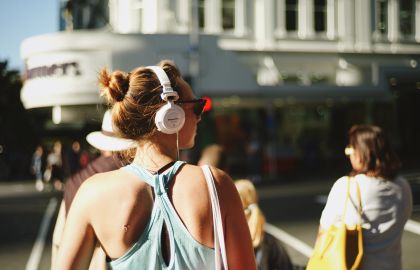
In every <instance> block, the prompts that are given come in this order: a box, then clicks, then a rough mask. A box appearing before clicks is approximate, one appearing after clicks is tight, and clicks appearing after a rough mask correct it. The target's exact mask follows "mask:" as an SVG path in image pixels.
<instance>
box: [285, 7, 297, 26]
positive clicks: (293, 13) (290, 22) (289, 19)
mask: <svg viewBox="0 0 420 270" xmlns="http://www.w3.org/2000/svg"><path fill="white" fill-rule="evenodd" d="M297 20H298V14H297V0H286V30H287V31H296V30H297Z"/></svg>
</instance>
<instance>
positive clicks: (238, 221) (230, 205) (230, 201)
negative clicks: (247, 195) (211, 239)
mask: <svg viewBox="0 0 420 270" xmlns="http://www.w3.org/2000/svg"><path fill="white" fill-rule="evenodd" d="M211 170H212V172H213V175H214V178H215V180H216V181H215V182H216V188H217V193H218V194H219V199H220V207H221V212H222V217H223V223H224V224H223V228H224V236H225V243H226V254H227V260H228V266H229V269H233V270H235V269H241V270H248V269H252V270H255V269H257V266H256V262H255V256H254V250H253V248H252V242H251V235H250V232H249V228H248V224H247V222H246V218H245V214H244V210H243V208H242V203H241V199H240V198H239V194H238V191H237V189H236V187H235V185H234V183H233V181H232V179H231V178H230V177H229V176H228V175H227V174H225V173H224V172H223V171H221V170H218V169H215V168H214V167H212V168H211Z"/></svg>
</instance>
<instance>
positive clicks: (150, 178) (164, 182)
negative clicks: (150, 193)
mask: <svg viewBox="0 0 420 270" xmlns="http://www.w3.org/2000/svg"><path fill="white" fill-rule="evenodd" d="M184 164H185V161H176V162H175V163H174V164H173V165H172V166H171V167H169V168H168V169H167V170H165V171H164V172H163V173H160V174H152V173H151V172H149V171H148V170H146V169H144V168H143V167H141V166H139V165H138V164H135V163H131V164H129V165H126V166H124V167H122V169H123V170H127V171H129V172H131V173H132V174H134V175H136V176H137V177H139V178H141V179H142V180H144V181H145V182H146V183H147V184H149V185H150V186H152V187H153V188H154V189H155V192H156V194H157V195H161V194H163V193H166V191H167V190H168V185H169V183H170V181H171V179H172V178H173V177H174V175H175V174H176V173H177V172H178V170H179V169H180V168H181V166H182V165H184Z"/></svg>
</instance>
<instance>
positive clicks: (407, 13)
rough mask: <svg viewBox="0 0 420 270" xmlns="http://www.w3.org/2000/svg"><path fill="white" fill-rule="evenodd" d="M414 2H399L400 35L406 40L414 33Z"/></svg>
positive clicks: (401, 0) (411, 0)
mask: <svg viewBox="0 0 420 270" xmlns="http://www.w3.org/2000/svg"><path fill="white" fill-rule="evenodd" d="M414 12H415V10H414V0H400V33H401V36H402V37H403V38H407V37H410V36H412V35H413V33H414V18H415V14H414Z"/></svg>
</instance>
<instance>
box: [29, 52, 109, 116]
mask: <svg viewBox="0 0 420 270" xmlns="http://www.w3.org/2000/svg"><path fill="white" fill-rule="evenodd" d="M24 60H25V76H24V77H25V81H24V85H23V88H22V93H21V99H22V102H23V104H24V106H25V107H26V108H39V107H53V106H60V105H61V106H63V105H64V106H65V105H79V104H98V103H100V102H102V101H103V100H101V99H100V97H99V90H98V74H99V71H100V70H101V69H102V68H104V67H107V68H110V67H111V52H109V51H103V50H102V51H101V50H96V51H95V50H87V51H79V50H75V51H72V50H63V51H51V52H44V53H42V54H35V55H33V56H31V55H29V56H28V57H27V58H26V59H24Z"/></svg>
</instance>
